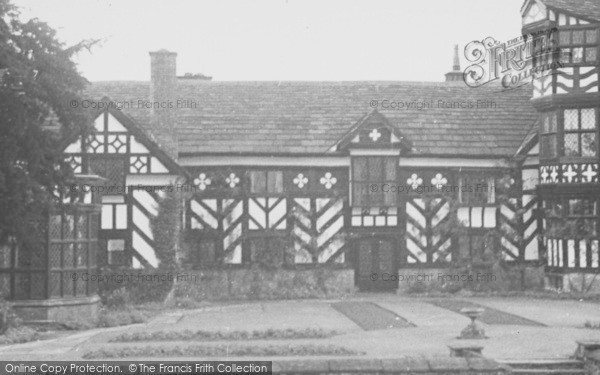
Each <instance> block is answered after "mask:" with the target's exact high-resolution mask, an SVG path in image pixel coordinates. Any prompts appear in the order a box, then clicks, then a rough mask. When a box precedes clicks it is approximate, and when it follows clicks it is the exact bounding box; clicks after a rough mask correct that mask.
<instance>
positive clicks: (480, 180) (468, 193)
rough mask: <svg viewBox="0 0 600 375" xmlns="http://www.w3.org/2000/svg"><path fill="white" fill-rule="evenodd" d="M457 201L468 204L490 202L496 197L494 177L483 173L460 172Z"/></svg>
mask: <svg viewBox="0 0 600 375" xmlns="http://www.w3.org/2000/svg"><path fill="white" fill-rule="evenodd" d="M458 187H459V190H458V201H459V202H460V203H464V204H468V205H482V204H492V203H494V202H495V199H496V183H495V179H494V177H491V176H486V175H484V174H483V173H476V172H472V173H462V174H461V175H460V176H459V179H458Z"/></svg>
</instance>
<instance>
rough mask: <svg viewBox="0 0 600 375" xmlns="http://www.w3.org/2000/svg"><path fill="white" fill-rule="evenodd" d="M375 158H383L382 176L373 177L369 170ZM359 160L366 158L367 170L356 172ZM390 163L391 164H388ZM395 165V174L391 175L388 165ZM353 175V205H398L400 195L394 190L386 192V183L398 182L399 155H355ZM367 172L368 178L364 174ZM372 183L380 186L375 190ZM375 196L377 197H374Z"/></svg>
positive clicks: (352, 163)
mask: <svg viewBox="0 0 600 375" xmlns="http://www.w3.org/2000/svg"><path fill="white" fill-rule="evenodd" d="M374 159H381V176H379V178H371V176H370V175H369V172H370V171H371V170H372V169H371V167H370V166H371V164H369V163H370V162H372V161H373V160H374ZM359 160H364V161H365V163H364V168H365V169H366V171H361V172H362V173H358V174H357V173H356V172H357V171H356V166H357V163H358V161H359ZM388 163H389V164H388ZM390 164H391V166H393V169H390V170H393V176H389V175H388V172H389V171H390V170H388V167H389V166H390ZM350 168H351V173H352V174H351V176H352V179H351V181H350V183H351V186H352V189H351V199H352V201H351V202H352V206H353V207H397V205H398V196H397V194H396V193H394V192H392V190H391V189H390V190H388V191H387V192H385V191H384V190H385V189H384V185H385V184H388V185H390V187H391V186H395V185H397V183H398V156H396V155H394V156H390V155H359V156H353V157H352V160H351V166H350ZM364 174H366V176H367V177H366V178H364V177H363V175H364ZM371 185H376V186H377V187H378V188H377V189H376V190H375V191H374V189H371ZM374 198H375V199H374Z"/></svg>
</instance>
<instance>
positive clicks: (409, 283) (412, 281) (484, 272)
mask: <svg viewBox="0 0 600 375" xmlns="http://www.w3.org/2000/svg"><path fill="white" fill-rule="evenodd" d="M396 276H397V278H398V293H400V294H405V293H426V292H432V291H437V292H446V293H454V292H457V291H459V290H462V289H466V290H472V291H478V292H492V291H511V290H535V289H543V288H544V267H543V266H539V267H534V266H513V265H510V264H506V265H504V266H498V265H494V266H491V267H479V268H478V267H473V268H471V269H466V268H464V269H461V268H410V267H405V268H401V269H399V270H398V273H397V275H396Z"/></svg>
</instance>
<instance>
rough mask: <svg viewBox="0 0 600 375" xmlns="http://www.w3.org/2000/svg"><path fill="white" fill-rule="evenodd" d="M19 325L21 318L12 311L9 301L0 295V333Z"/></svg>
mask: <svg viewBox="0 0 600 375" xmlns="http://www.w3.org/2000/svg"><path fill="white" fill-rule="evenodd" d="M20 325H21V319H20V318H19V317H18V316H17V314H15V312H14V311H13V309H12V305H11V303H10V302H8V301H6V300H4V299H3V298H1V297H0V335H2V334H5V333H6V332H7V331H8V330H10V329H15V328H18V327H19V326H20Z"/></svg>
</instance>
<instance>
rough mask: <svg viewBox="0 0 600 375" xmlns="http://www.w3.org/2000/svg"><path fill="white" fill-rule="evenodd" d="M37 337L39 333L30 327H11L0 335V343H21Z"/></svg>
mask: <svg viewBox="0 0 600 375" xmlns="http://www.w3.org/2000/svg"><path fill="white" fill-rule="evenodd" d="M39 338H40V333H39V332H38V331H36V330H35V329H33V328H31V327H27V326H21V327H12V328H9V329H8V330H6V332H4V333H3V334H2V335H0V345H12V344H22V343H24V342H30V341H35V340H37V339H39Z"/></svg>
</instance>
